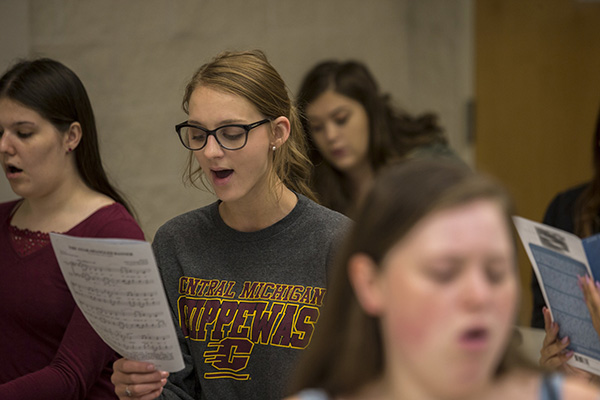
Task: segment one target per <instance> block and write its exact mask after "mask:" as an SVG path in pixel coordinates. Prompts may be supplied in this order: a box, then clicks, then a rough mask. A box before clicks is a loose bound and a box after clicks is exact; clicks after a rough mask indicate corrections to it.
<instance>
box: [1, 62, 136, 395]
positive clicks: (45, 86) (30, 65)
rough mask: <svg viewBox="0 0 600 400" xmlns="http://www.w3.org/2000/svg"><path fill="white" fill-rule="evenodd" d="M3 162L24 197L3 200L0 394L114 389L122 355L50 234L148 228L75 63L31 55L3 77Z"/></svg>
mask: <svg viewBox="0 0 600 400" xmlns="http://www.w3.org/2000/svg"><path fill="white" fill-rule="evenodd" d="M0 162H1V163H2V168H3V170H4V173H5V175H6V178H7V179H8V181H9V183H10V186H11V188H12V190H13V191H14V192H15V193H16V194H17V195H18V196H19V197H20V199H19V200H15V201H11V202H8V203H4V204H0V255H1V257H0V259H1V260H2V261H1V263H0V321H2V323H0V338H1V340H0V363H1V365H0V398H1V399H3V400H13V399H27V400H34V399H45V400H47V399H61V400H65V399H112V398H115V395H114V391H113V390H114V389H113V388H112V385H111V383H110V375H111V372H112V371H111V370H112V362H113V361H114V360H115V359H116V355H115V353H114V351H113V350H111V349H110V348H109V347H108V346H107V345H106V344H105V343H104V342H103V341H102V340H101V339H100V337H99V336H98V335H97V334H96V333H95V332H94V330H93V329H92V328H91V326H90V325H89V324H88V323H87V321H86V320H85V318H84V317H83V315H82V314H81V311H80V310H79V309H78V308H77V306H76V305H75V302H74V300H73V297H72V296H71V294H70V292H69V289H68V287H67V285H66V283H65V281H64V279H63V276H62V274H61V272H60V268H59V266H58V263H57V261H56V258H55V256H54V252H53V251H52V246H51V245H50V241H49V235H48V233H49V232H63V233H66V234H68V235H73V236H86V237H113V238H132V239H143V233H142V231H141V230H140V228H139V226H138V224H137V223H136V221H135V219H134V218H133V217H132V216H131V214H130V212H129V207H128V206H127V204H126V202H125V201H124V200H123V198H122V197H121V196H120V195H119V194H118V193H117V191H116V190H115V189H114V188H113V187H112V186H111V184H110V183H109V182H108V179H107V177H106V174H105V172H104V169H103V167H102V163H101V160H100V154H99V151H98V139H97V133H96V126H95V121H94V115H93V112H92V107H91V104H90V101H89V99H88V96H87V93H86V91H85V88H84V87H83V84H82V83H81V81H80V80H79V78H78V77H77V76H76V75H75V74H74V73H73V72H72V71H71V70H70V69H69V68H67V67H66V66H64V65H63V64H61V63H59V62H57V61H54V60H50V59H37V60H34V61H23V62H20V63H18V64H16V65H15V66H13V67H12V68H11V69H10V70H9V71H7V72H6V73H5V74H4V75H3V76H2V77H1V78H0Z"/></svg>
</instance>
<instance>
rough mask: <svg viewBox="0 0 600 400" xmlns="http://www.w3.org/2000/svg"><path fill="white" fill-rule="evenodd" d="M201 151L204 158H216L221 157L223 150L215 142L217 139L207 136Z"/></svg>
mask: <svg viewBox="0 0 600 400" xmlns="http://www.w3.org/2000/svg"><path fill="white" fill-rule="evenodd" d="M201 151H203V152H204V156H205V157H206V158H217V157H221V156H223V148H222V147H221V145H220V144H219V142H217V139H216V138H215V137H214V136H213V135H209V136H208V138H207V139H206V146H204V149H202V150H201Z"/></svg>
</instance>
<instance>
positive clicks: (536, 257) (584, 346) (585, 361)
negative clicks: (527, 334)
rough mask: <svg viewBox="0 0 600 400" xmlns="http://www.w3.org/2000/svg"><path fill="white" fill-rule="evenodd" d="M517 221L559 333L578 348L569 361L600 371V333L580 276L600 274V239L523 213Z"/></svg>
mask: <svg viewBox="0 0 600 400" xmlns="http://www.w3.org/2000/svg"><path fill="white" fill-rule="evenodd" d="M513 219H514V223H515V226H516V228H517V231H518V233H519V236H520V237H521V240H522V242H523V246H524V248H525V251H526V252H527V255H528V256H529V260H530V261H531V264H532V266H533V269H534V272H535V274H536V276H537V279H538V282H539V283H540V288H541V290H542V294H543V296H544V300H545V301H546V305H547V306H548V309H549V310H550V313H551V315H552V319H553V320H554V321H555V322H556V323H557V324H558V326H559V327H560V336H561V337H565V336H568V337H569V340H570V345H569V347H568V348H569V349H570V350H573V351H574V352H575V354H574V356H573V358H571V359H570V360H569V361H568V363H569V364H570V365H572V366H574V367H577V368H581V369H583V370H586V371H589V372H592V373H594V374H596V375H600V337H599V336H598V333H597V332H596V330H595V329H594V325H593V323H592V319H591V317H590V313H589V311H588V308H587V306H586V303H585V300H584V297H583V293H582V289H581V288H580V287H579V285H578V282H579V277H585V276H590V277H591V278H592V279H596V278H594V276H599V274H598V272H596V271H597V270H598V265H599V262H600V259H598V258H599V257H598V254H600V253H599V252H600V241H599V240H598V239H599V238H598V237H595V236H592V237H590V238H587V239H584V240H583V241H582V240H581V239H580V238H579V237H577V236H575V235H573V234H571V233H568V232H565V231H563V230H560V229H556V228H553V227H551V226H548V225H544V224H540V223H537V222H534V221H530V220H527V219H525V218H521V217H514V218H513Z"/></svg>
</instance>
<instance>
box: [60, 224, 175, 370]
mask: <svg viewBox="0 0 600 400" xmlns="http://www.w3.org/2000/svg"><path fill="white" fill-rule="evenodd" d="M50 240H51V242H52V247H53V248H54V253H55V254H56V258H57V260H58V263H59V265H60V268H61V270H62V273H63V276H64V278H65V280H66V282H67V285H68V286H69V289H70V290H71V293H72V295H73V298H74V299H75V302H76V303H77V305H78V306H79V308H80V309H81V311H82V312H83V314H84V315H85V317H86V319H87V320H88V322H89V323H90V325H92V327H93V328H94V330H95V331H96V332H97V333H98V335H99V336H100V337H101V338H102V339H103V340H104V341H105V342H106V343H107V344H108V345H109V346H110V347H112V348H113V349H114V350H115V351H116V352H117V353H119V354H121V355H122V356H124V357H126V358H129V359H132V360H138V361H147V362H151V363H153V364H155V365H156V367H157V368H158V369H160V370H163V371H169V372H175V371H179V370H181V369H183V367H184V363H183V357H182V355H181V350H180V348H179V342H178V341H177V334H176V331H175V326H174V324H173V319H172V317H171V313H170V311H169V306H168V303H167V298H166V295H165V292H164V288H163V285H162V281H161V279H160V276H159V273H158V268H157V266H156V261H155V259H154V254H153V253H152V248H151V246H150V243H148V242H145V241H139V240H117V239H99V238H80V237H73V236H67V235H61V234H57V233H50Z"/></svg>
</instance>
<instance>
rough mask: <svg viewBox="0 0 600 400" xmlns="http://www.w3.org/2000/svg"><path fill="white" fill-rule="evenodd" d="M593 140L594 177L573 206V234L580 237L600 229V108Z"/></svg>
mask: <svg viewBox="0 0 600 400" xmlns="http://www.w3.org/2000/svg"><path fill="white" fill-rule="evenodd" d="M593 140H594V143H593V145H592V149H593V161H594V178H593V180H592V182H591V183H590V184H589V185H587V187H586V188H585V189H584V190H583V192H582V193H581V195H580V196H579V198H578V199H577V203H576V206H575V234H576V235H577V236H579V237H582V238H584V237H588V236H590V235H592V234H594V233H598V232H599V231H600V216H599V214H600V108H599V109H598V116H597V120H596V132H595V134H594V136H593Z"/></svg>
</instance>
